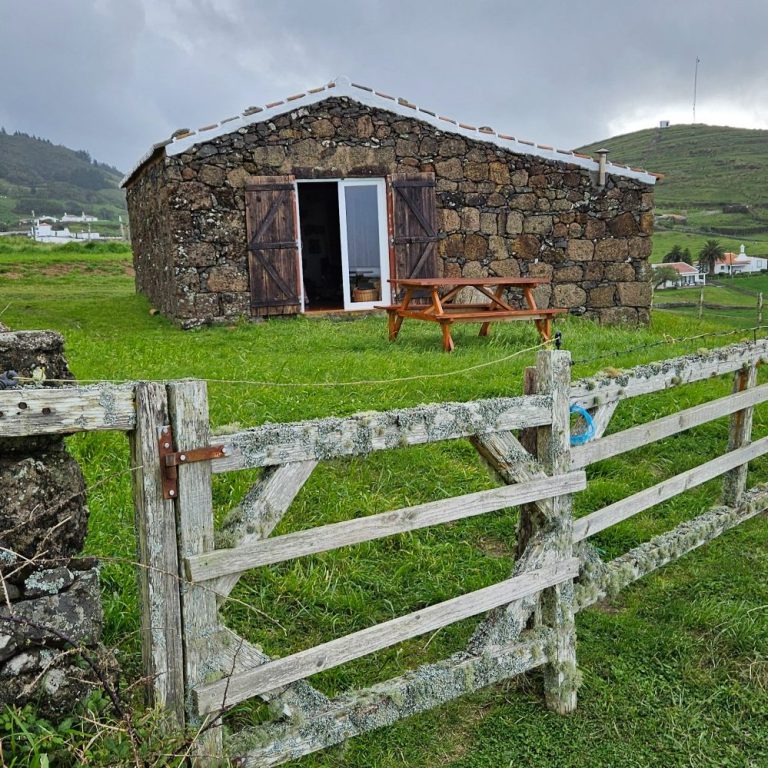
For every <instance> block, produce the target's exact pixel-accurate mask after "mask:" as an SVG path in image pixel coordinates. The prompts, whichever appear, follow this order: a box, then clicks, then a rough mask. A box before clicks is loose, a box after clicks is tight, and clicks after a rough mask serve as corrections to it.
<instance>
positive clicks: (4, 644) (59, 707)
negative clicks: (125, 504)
mask: <svg viewBox="0 0 768 768" xmlns="http://www.w3.org/2000/svg"><path fill="white" fill-rule="evenodd" d="M8 370H14V371H16V372H18V373H19V375H20V376H24V377H31V376H32V375H33V373H34V372H35V370H42V371H43V372H44V373H45V375H46V376H47V377H48V378H51V379H71V378H72V374H71V373H70V371H69V368H68V367H67V361H66V359H65V357H64V350H63V340H62V338H61V336H60V335H59V334H57V333H52V332H49V331H23V332H18V333H11V332H8V329H7V328H0V373H2V372H4V371H8ZM11 391H12V392H13V393H14V394H18V397H19V402H23V398H24V389H23V388H21V389H14V390H11ZM87 523H88V509H87V507H86V504H85V483H84V480H83V475H82V472H81V471H80V467H79V466H78V464H77V462H75V460H74V459H73V458H72V457H71V456H70V455H69V454H68V453H67V450H66V448H65V446H64V442H63V440H62V439H61V438H57V437H50V436H42V435H39V436H35V437H30V438H5V439H2V440H0V545H1V546H2V548H3V549H2V550H0V706H2V705H16V706H23V705H24V704H26V703H27V702H30V701H33V702H35V703H36V706H37V711H38V712H39V713H40V714H42V715H45V716H49V717H59V716H61V715H65V714H68V713H71V712H72V709H73V707H74V705H75V703H76V701H77V700H78V699H80V698H82V697H83V696H85V695H86V694H87V692H89V691H90V690H91V688H92V686H93V675H92V674H91V672H90V670H89V669H87V668H85V666H84V664H83V662H82V660H81V659H80V658H79V657H78V655H77V654H73V653H65V651H66V650H67V649H68V648H71V646H70V645H69V644H68V643H67V641H66V640H65V639H64V638H69V639H70V640H72V641H73V642H74V643H76V644H82V645H84V646H86V647H88V648H91V649H94V648H97V647H98V641H99V637H100V635H101V626H102V611H101V602H100V593H99V575H98V571H97V569H96V567H95V563H94V561H93V560H92V559H87V558H80V557H78V555H79V553H80V551H81V550H82V547H83V541H84V539H85V534H86V530H87ZM46 628H51V629H53V630H55V632H51V631H47V630H46ZM57 633H59V634H57ZM62 636H63V637H62Z"/></svg>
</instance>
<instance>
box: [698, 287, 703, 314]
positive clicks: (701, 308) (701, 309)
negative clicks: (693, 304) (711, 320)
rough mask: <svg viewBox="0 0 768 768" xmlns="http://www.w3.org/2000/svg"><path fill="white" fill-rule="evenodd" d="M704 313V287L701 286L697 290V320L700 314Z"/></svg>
mask: <svg viewBox="0 0 768 768" xmlns="http://www.w3.org/2000/svg"><path fill="white" fill-rule="evenodd" d="M703 314H704V289H703V288H702V289H701V291H700V292H699V320H701V317H702V315H703Z"/></svg>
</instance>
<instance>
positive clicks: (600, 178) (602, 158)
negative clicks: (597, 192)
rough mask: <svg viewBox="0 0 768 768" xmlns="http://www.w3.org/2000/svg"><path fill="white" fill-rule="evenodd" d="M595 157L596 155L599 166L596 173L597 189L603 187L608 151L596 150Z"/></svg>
mask: <svg viewBox="0 0 768 768" xmlns="http://www.w3.org/2000/svg"><path fill="white" fill-rule="evenodd" d="M597 155H598V158H597V162H598V164H599V168H598V172H597V185H598V186H599V187H604V186H605V166H606V164H607V157H608V150H607V149H598V150H597Z"/></svg>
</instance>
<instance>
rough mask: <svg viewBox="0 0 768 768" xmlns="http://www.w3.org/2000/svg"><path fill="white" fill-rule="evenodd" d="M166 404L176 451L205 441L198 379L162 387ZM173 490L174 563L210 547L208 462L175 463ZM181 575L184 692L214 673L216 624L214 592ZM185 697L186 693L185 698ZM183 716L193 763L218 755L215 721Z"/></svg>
mask: <svg viewBox="0 0 768 768" xmlns="http://www.w3.org/2000/svg"><path fill="white" fill-rule="evenodd" d="M168 405H169V409H170V415H171V422H170V423H171V426H172V429H173V437H174V440H175V443H176V446H175V447H176V450H177V451H179V450H190V449H192V448H202V447H205V446H207V445H208V444H209V441H210V425H209V423H208V392H207V388H206V385H205V382H204V381H179V382H174V383H172V384H169V385H168ZM178 482H179V491H178V496H177V498H176V525H177V529H178V537H179V561H180V562H181V561H183V559H184V558H185V557H189V556H190V555H198V554H201V553H203V552H209V551H211V550H212V549H214V541H213V496H212V490H211V464H210V462H209V461H200V462H194V463H191V464H185V465H181V466H179V467H178ZM179 575H180V577H181V579H182V580H181V616H182V627H183V633H182V641H183V645H184V667H185V669H184V673H185V675H184V677H185V686H186V691H187V693H188V692H189V691H190V689H191V688H193V687H194V686H195V685H197V684H199V683H202V682H203V681H204V680H205V679H206V678H207V677H208V676H209V674H210V673H212V672H216V671H217V666H216V658H217V655H218V654H217V648H216V646H217V640H218V639H219V633H218V629H219V622H218V612H217V608H216V596H215V594H214V593H213V592H212V591H211V590H209V589H205V588H203V587H201V586H198V585H193V584H188V583H187V582H186V580H185V579H184V576H183V573H182V572H181V571H180V572H179ZM188 699H191V697H188ZM188 706H189V707H190V709H188V710H187V720H188V722H189V723H190V724H192V725H194V726H196V727H197V728H199V729H200V733H199V736H198V740H197V743H196V745H195V761H194V764H195V765H198V766H201V767H202V766H210V765H215V764H217V762H218V761H219V760H220V759H221V756H222V750H223V747H222V734H221V727H220V725H219V724H215V725H213V726H211V725H210V724H209V723H206V722H202V723H201V722H200V718H199V717H198V716H197V713H196V712H195V711H192V710H191V701H190V703H189V705H188Z"/></svg>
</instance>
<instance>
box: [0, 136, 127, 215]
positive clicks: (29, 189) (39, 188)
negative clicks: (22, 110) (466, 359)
mask: <svg viewBox="0 0 768 768" xmlns="http://www.w3.org/2000/svg"><path fill="white" fill-rule="evenodd" d="M121 176H122V174H121V173H120V171H118V170H117V168H113V167H112V166H110V165H105V164H104V163H97V162H96V161H95V160H93V159H92V158H91V156H90V155H89V154H88V153H87V152H85V151H83V150H80V151H75V150H72V149H68V148H67V147H63V146H60V145H56V144H52V143H51V142H50V141H47V140H45V139H39V138H36V137H34V136H28V135H27V134H25V133H14V134H10V133H6V132H5V131H4V130H2V129H0V229H11V228H13V227H15V226H16V224H17V222H18V220H19V219H20V218H28V217H29V216H30V214H31V211H33V210H34V211H35V213H37V214H38V215H39V214H47V215H51V216H61V215H62V214H63V213H65V212H67V213H80V212H81V211H85V212H86V213H89V214H92V215H94V216H98V217H99V219H106V220H112V221H116V220H117V217H118V215H120V214H125V213H126V208H125V195H124V193H123V191H122V190H121V189H119V188H118V184H119V182H120V178H121Z"/></svg>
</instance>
